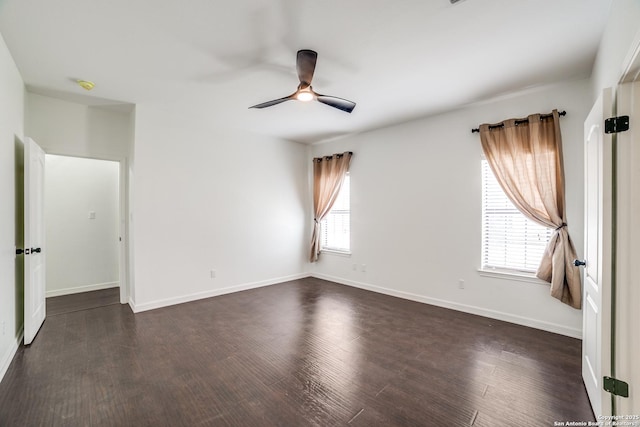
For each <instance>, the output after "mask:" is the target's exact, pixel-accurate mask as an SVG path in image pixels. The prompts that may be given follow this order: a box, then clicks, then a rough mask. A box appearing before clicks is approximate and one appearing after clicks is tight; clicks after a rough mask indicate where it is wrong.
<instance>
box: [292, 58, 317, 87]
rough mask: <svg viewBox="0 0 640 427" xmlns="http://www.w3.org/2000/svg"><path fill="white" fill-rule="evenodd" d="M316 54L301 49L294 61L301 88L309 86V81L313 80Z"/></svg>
mask: <svg viewBox="0 0 640 427" xmlns="http://www.w3.org/2000/svg"><path fill="white" fill-rule="evenodd" d="M317 59H318V54H317V53H316V52H315V51H313V50H309V49H302V50H299V51H298V58H297V60H296V68H297V70H298V78H299V79H300V85H301V86H303V87H306V86H310V85H311V79H313V72H314V71H315V69H316V60H317Z"/></svg>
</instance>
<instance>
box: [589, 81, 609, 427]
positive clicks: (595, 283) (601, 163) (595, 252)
mask: <svg viewBox="0 0 640 427" xmlns="http://www.w3.org/2000/svg"><path fill="white" fill-rule="evenodd" d="M612 108H613V104H612V95H611V89H606V90H605V91H604V92H603V94H602V95H601V96H600V98H598V101H597V102H596V103H595V104H594V106H593V108H592V110H591V113H589V116H588V117H587V120H586V121H585V123H584V138H585V249H584V253H585V262H586V266H585V269H584V285H583V287H584V295H583V297H584V299H583V324H582V378H583V380H584V384H585V386H586V389H587V393H588V395H589V400H590V401H591V407H592V408H593V412H594V414H595V415H596V419H597V417H598V416H600V415H611V395H610V394H609V393H607V392H606V391H604V389H603V386H602V378H603V376H605V375H607V376H608V375H609V371H610V368H611V289H610V284H611V225H612V223H611V221H612V216H611V214H612V213H611V190H612V176H613V175H612V144H611V136H610V135H607V134H605V133H604V120H605V118H609V117H611V116H612V115H613V114H612V112H611V110H612Z"/></svg>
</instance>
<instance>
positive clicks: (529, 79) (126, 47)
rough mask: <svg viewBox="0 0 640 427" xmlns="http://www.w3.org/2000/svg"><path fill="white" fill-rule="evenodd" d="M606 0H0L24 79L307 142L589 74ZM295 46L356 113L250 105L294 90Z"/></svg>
mask: <svg viewBox="0 0 640 427" xmlns="http://www.w3.org/2000/svg"><path fill="white" fill-rule="evenodd" d="M610 3H611V0H560V1H558V0H465V1H461V2H459V3H456V4H454V5H452V4H451V3H450V1H449V0H419V1H418V0H401V1H398V0H342V1H338V0H322V1H318V0H234V1H225V2H223V1H216V0H188V1H182V2H178V1H170V0H109V1H97V0H55V1H52V0H0V32H1V33H2V35H3V37H4V39H5V41H6V43H7V45H8V46H9V49H10V51H11V53H12V55H13V58H14V60H15V61H16V63H17V65H18V68H19V69H20V72H21V73H22V76H23V79H24V81H25V84H26V85H27V87H28V88H29V90H30V91H33V92H39V93H43V94H47V95H51V96H55V97H60V98H66V99H72V100H75V101H78V102H84V103H88V104H97V105H109V104H118V103H131V104H145V103H180V102H189V103H192V104H194V105H198V106H201V107H202V108H203V109H204V111H205V112H208V113H209V115H210V117H211V120H212V121H213V122H215V123H218V124H219V125H220V126H231V127H238V128H240V127H241V128H243V129H248V130H250V131H254V132H259V133H263V134H267V135H273V136H277V137H282V138H287V139H292V140H296V141H300V142H305V143H312V142H316V141H320V140H324V139H328V138H333V137H337V136H341V135H345V134H349V133H354V132H361V131H364V130H369V129H375V128H379V127H383V126H387V125H390V124H393V123H399V122H404V121H407V120H411V119H414V118H417V117H421V116H426V115H431V114H435V113H438V112H442V111H446V110H450V109H453V108H456V107H459V106H461V105H465V104H469V103H472V102H475V101H479V100H483V99H488V98H492V97H495V96H500V95H503V94H505V93H509V92H513V91H517V90H521V89H524V88H530V87H534V86H539V85H545V84H549V83H553V82H557V81H560V80H566V79H572V78H579V77H587V76H588V75H589V74H590V72H591V66H592V64H593V61H594V58H595V54H596V50H597V47H598V44H599V40H600V37H601V35H602V31H603V28H604V23H605V21H606V18H607V16H608V12H609V6H610ZM303 48H306V49H313V50H316V51H317V52H318V63H317V67H316V72H315V77H314V81H313V86H314V89H315V90H316V91H318V92H320V93H324V94H328V95H335V96H338V97H341V98H346V99H349V100H352V101H355V102H356V103H357V106H356V108H355V110H354V111H353V113H352V114H347V113H344V112H342V111H340V110H337V109H333V108H331V107H328V106H326V105H322V104H320V103H317V102H314V103H302V102H298V101H291V102H286V103H283V104H280V105H277V106H274V107H270V108H266V109H263V110H257V109H248V108H247V107H249V106H251V105H254V104H257V103H260V102H264V101H268V100H271V99H275V98H280V97H283V96H286V95H289V94H291V93H292V92H294V91H295V89H296V87H297V84H298V80H297V77H296V74H295V53H296V51H297V50H298V49H303ZM76 79H86V80H92V81H94V82H95V83H96V88H95V89H94V90H93V91H92V92H90V93H89V92H85V91H84V89H81V88H80V87H78V86H77V85H75V83H74V82H75V80H76ZM87 95H88V96H89V97H90V98H87ZM70 97H71V98H70Z"/></svg>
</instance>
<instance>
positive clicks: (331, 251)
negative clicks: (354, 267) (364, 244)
mask: <svg viewBox="0 0 640 427" xmlns="http://www.w3.org/2000/svg"><path fill="white" fill-rule="evenodd" d="M320 253H323V254H327V255H336V256H342V257H347V258H349V257H351V251H339V250H337V249H320Z"/></svg>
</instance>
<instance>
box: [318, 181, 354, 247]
mask: <svg viewBox="0 0 640 427" xmlns="http://www.w3.org/2000/svg"><path fill="white" fill-rule="evenodd" d="M320 236H321V246H322V249H328V250H332V251H341V252H349V251H350V250H351V180H350V177H349V174H347V176H346V177H345V178H344V182H343V183H342V187H341V188H340V194H338V198H337V199H336V202H335V203H334V204H333V206H332V207H331V211H329V213H328V214H327V216H326V217H325V218H324V219H323V220H322V222H321V223H320Z"/></svg>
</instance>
